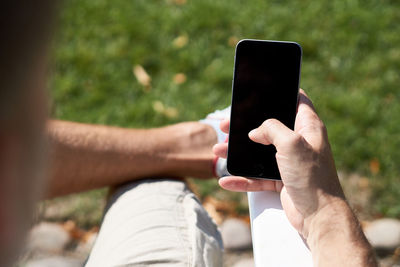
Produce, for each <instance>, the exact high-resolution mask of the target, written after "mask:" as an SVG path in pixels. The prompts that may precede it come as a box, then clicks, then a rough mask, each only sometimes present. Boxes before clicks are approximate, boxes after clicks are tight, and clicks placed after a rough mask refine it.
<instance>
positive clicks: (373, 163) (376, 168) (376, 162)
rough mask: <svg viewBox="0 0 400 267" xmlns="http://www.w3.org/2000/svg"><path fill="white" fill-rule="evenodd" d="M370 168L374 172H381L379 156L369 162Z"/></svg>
mask: <svg viewBox="0 0 400 267" xmlns="http://www.w3.org/2000/svg"><path fill="white" fill-rule="evenodd" d="M369 169H370V171H371V173H372V174H377V173H378V172H379V170H380V163H379V160H378V159H377V158H374V159H372V160H371V161H370V162H369Z"/></svg>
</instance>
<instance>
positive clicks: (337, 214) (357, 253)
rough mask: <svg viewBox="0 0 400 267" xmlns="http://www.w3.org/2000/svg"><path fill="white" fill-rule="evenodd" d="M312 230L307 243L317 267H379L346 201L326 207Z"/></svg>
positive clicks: (311, 227) (318, 216)
mask: <svg viewBox="0 0 400 267" xmlns="http://www.w3.org/2000/svg"><path fill="white" fill-rule="evenodd" d="M309 229H310V230H309V231H310V232H309V236H308V238H307V243H308V245H309V246H310V249H311V252H312V255H313V261H314V264H315V266H318V267H323V266H374V267H375V266H378V265H377V262H376V259H375V255H374V252H373V250H372V248H371V246H370V244H369V243H368V241H367V239H366V238H365V236H364V233H363V232H362V229H361V227H360V224H359V222H358V220H357V218H356V217H355V215H354V213H353V212H352V210H351V208H350V207H349V206H348V204H347V203H346V202H345V201H344V200H337V201H335V203H334V204H332V205H330V206H326V207H325V208H323V209H322V210H321V211H320V212H319V214H317V215H316V217H315V218H314V219H313V221H312V222H311V223H310V228H309Z"/></svg>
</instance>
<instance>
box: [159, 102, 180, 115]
mask: <svg viewBox="0 0 400 267" xmlns="http://www.w3.org/2000/svg"><path fill="white" fill-rule="evenodd" d="M153 110H154V111H155V112H157V113H159V114H162V115H164V116H166V117H168V118H176V117H177V116H178V114H179V112H178V109H177V108H173V107H166V106H165V105H164V104H163V103H162V102H161V101H159V100H157V101H154V102H153Z"/></svg>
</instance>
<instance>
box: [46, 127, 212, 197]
mask: <svg viewBox="0 0 400 267" xmlns="http://www.w3.org/2000/svg"><path fill="white" fill-rule="evenodd" d="M47 128H48V135H49V139H50V163H51V168H50V178H49V186H48V190H47V194H46V196H47V197H54V196H60V195H65V194H69V193H74V192H80V191H84V190H89V189H94V188H99V187H104V186H108V185H115V184H120V183H123V182H126V181H129V180H134V179H140V178H146V177H184V176H193V177H199V178H208V177H211V176H212V167H211V166H212V158H213V155H212V152H211V147H212V144H213V143H215V142H216V134H215V132H214V130H213V129H212V128H211V127H209V126H207V125H204V124H201V123H198V122H187V123H180V124H176V125H172V126H167V127H162V128H156V129H139V130H138V129H123V128H117V127H108V126H100V125H89V124H82V123H74V122H65V121H55V120H52V121H49V122H48V127H47Z"/></svg>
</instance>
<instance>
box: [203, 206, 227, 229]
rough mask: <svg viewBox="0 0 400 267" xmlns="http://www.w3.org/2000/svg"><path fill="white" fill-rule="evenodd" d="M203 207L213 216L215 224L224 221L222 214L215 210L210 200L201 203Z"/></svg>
mask: <svg viewBox="0 0 400 267" xmlns="http://www.w3.org/2000/svg"><path fill="white" fill-rule="evenodd" d="M203 207H204V209H205V210H206V211H207V212H208V214H209V215H210V216H211V218H213V220H214V221H215V223H216V224H217V225H221V224H222V222H223V221H224V216H223V214H221V213H220V212H218V211H217V209H216V207H215V206H214V205H213V204H211V203H210V202H205V203H203Z"/></svg>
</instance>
